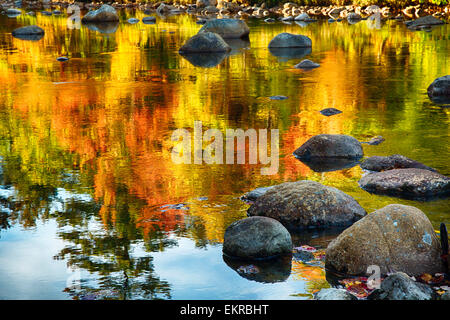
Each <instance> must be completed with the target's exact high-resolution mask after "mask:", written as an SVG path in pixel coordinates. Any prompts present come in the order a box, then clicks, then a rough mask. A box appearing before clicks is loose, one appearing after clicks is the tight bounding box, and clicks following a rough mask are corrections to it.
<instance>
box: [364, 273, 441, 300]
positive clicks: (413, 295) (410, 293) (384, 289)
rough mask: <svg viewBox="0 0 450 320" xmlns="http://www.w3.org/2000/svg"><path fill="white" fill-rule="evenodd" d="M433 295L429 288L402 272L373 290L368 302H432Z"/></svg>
mask: <svg viewBox="0 0 450 320" xmlns="http://www.w3.org/2000/svg"><path fill="white" fill-rule="evenodd" d="M434 297H435V293H434V291H433V289H431V287H430V286H427V285H426V284H423V283H419V282H415V281H414V280H413V279H411V278H410V277H408V275H407V274H405V273H403V272H397V273H394V274H392V275H390V276H388V277H387V278H386V279H384V280H383V282H382V283H381V286H380V289H376V290H374V291H373V292H372V293H371V294H370V295H369V297H368V299H369V300H432V299H433V298H434Z"/></svg>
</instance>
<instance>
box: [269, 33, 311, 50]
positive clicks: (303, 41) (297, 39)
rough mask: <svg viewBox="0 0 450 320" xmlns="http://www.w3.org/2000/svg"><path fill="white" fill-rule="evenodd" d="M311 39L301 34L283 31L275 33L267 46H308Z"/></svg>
mask: <svg viewBox="0 0 450 320" xmlns="http://www.w3.org/2000/svg"><path fill="white" fill-rule="evenodd" d="M310 47H312V42H311V39H310V38H308V37H307V36H304V35H301V34H292V33H287V32H283V33H280V34H278V35H276V36H275V37H274V38H273V39H272V40H271V41H270V42H269V48H310Z"/></svg>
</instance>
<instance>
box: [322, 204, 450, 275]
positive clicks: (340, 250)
mask: <svg viewBox="0 0 450 320" xmlns="http://www.w3.org/2000/svg"><path fill="white" fill-rule="evenodd" d="M440 254H441V246H440V243H439V240H438V238H437V237H436V234H435V232H434V229H433V226H432V225H431V223H430V221H429V220H428V218H427V216H426V215H425V214H424V213H423V212H422V211H421V210H419V209H417V208H415V207H411V206H406V205H400V204H391V205H388V206H386V207H384V208H381V209H379V210H376V211H374V212H372V213H370V214H368V215H366V216H365V217H364V218H362V219H361V220H359V221H358V222H356V223H355V224H353V225H352V226H351V227H349V228H347V229H346V230H344V232H342V233H341V234H340V235H339V236H338V237H337V238H336V239H334V240H333V241H332V242H331V243H330V244H329V245H328V247H327V250H326V260H325V267H326V268H327V269H328V270H331V271H335V272H338V273H342V274H346V275H364V274H366V272H367V268H368V267H369V266H371V265H376V266H379V267H380V272H381V273H382V274H383V275H386V274H388V273H389V272H391V271H402V272H405V273H407V274H409V275H414V276H417V275H421V274H423V273H429V274H435V273H438V272H442V271H443V268H444V266H443V263H442V261H441V258H440Z"/></svg>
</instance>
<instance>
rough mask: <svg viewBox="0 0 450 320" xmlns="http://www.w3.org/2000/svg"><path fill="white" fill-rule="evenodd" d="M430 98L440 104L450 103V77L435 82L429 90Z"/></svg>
mask: <svg viewBox="0 0 450 320" xmlns="http://www.w3.org/2000/svg"><path fill="white" fill-rule="evenodd" d="M427 93H428V97H430V99H431V100H433V101H436V102H440V101H441V100H442V102H449V101H450V75H447V76H443V77H440V78H437V79H436V80H434V81H433V82H432V83H431V84H430V85H429V87H428V89H427Z"/></svg>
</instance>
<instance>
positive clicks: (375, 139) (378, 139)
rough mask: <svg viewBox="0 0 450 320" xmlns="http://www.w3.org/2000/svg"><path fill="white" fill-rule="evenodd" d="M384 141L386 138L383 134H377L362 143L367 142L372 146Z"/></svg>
mask: <svg viewBox="0 0 450 320" xmlns="http://www.w3.org/2000/svg"><path fill="white" fill-rule="evenodd" d="M383 141H384V138H383V137H382V136H376V137H373V138H372V139H370V140H369V141H367V142H365V141H363V142H361V143H367V144H369V145H371V146H376V145H379V144H380V143H382V142H383Z"/></svg>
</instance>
